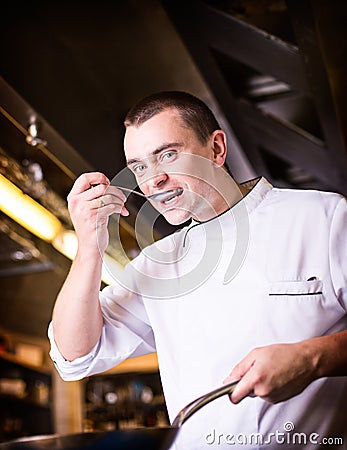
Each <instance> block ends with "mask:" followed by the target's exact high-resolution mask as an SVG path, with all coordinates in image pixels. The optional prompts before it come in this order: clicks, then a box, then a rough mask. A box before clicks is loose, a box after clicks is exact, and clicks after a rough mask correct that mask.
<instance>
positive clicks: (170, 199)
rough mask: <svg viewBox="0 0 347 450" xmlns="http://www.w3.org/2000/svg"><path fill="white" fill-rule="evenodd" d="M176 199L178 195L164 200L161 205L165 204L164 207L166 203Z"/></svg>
mask: <svg viewBox="0 0 347 450" xmlns="http://www.w3.org/2000/svg"><path fill="white" fill-rule="evenodd" d="M177 197H178V195H174V196H173V197H170V198H168V199H167V200H164V201H163V203H165V205H166V204H167V203H170V202H172V201H173V200H175V198H177Z"/></svg>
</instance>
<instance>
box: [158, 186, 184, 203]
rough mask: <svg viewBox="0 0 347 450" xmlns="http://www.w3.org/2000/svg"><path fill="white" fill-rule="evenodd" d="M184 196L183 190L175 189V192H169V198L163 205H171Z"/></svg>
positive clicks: (164, 200)
mask: <svg viewBox="0 0 347 450" xmlns="http://www.w3.org/2000/svg"><path fill="white" fill-rule="evenodd" d="M182 194H183V189H181V188H178V189H175V190H174V192H172V191H169V192H168V193H167V197H166V198H164V199H163V200H162V201H161V203H163V204H164V205H170V204H171V203H174V201H175V200H176V199H177V198H178V197H179V196H180V195H182Z"/></svg>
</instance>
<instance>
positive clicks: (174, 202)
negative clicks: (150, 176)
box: [159, 186, 184, 209]
mask: <svg viewBox="0 0 347 450" xmlns="http://www.w3.org/2000/svg"><path fill="white" fill-rule="evenodd" d="M174 189H182V188H181V187H178V186H176V187H172V188H170V189H166V190H165V191H162V192H163V193H164V192H169V191H172V190H174ZM183 194H184V189H182V192H181V193H180V194H179V195H177V196H176V198H175V199H174V200H171V201H170V202H169V203H165V202H159V204H160V205H161V206H162V207H163V208H165V209H169V208H171V207H172V206H175V205H176V204H177V203H178V202H179V201H180V199H181V197H182V195H183Z"/></svg>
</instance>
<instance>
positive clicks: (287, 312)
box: [262, 279, 337, 342]
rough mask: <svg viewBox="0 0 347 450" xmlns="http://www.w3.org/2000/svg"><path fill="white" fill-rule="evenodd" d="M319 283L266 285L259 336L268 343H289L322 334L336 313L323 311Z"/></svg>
mask: <svg viewBox="0 0 347 450" xmlns="http://www.w3.org/2000/svg"><path fill="white" fill-rule="evenodd" d="M325 303H326V299H325V297H324V295H323V282H322V281H321V280H316V279H315V280H311V281H278V282H273V283H270V285H269V286H268V295H267V298H266V299H264V303H263V305H264V309H265V311H266V312H267V317H266V319H265V323H264V324H263V325H262V332H263V334H264V335H265V336H267V339H268V342H276V341H278V342H293V341H299V340H303V339H308V338H310V337H314V336H318V335H321V334H324V333H325V332H326V331H327V330H328V329H329V328H330V327H331V326H332V325H333V324H334V322H335V321H336V319H337V311H334V310H330V311H329V309H330V308H329V307H328V311H327V310H326V304H325Z"/></svg>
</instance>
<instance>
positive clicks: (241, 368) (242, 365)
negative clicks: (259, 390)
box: [223, 356, 255, 403]
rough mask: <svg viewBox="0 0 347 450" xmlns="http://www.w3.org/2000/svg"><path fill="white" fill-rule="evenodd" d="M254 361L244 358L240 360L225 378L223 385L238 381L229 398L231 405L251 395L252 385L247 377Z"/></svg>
mask: <svg viewBox="0 0 347 450" xmlns="http://www.w3.org/2000/svg"><path fill="white" fill-rule="evenodd" d="M254 362H255V361H254V359H250V358H249V357H248V356H246V357H245V358H244V359H243V360H241V361H240V362H239V363H238V364H236V366H235V367H234V368H233V370H232V371H231V372H230V374H229V375H228V376H227V377H226V378H225V380H224V381H223V383H225V384H226V383H230V382H231V381H233V380H240V381H239V382H238V383H237V385H236V387H235V389H234V390H233V392H232V393H231V394H230V396H229V398H230V400H231V401H232V402H233V403H239V402H240V401H241V400H243V399H244V398H245V397H247V396H248V395H250V394H252V393H253V385H252V384H251V379H250V376H249V370H250V369H251V368H252V367H253V364H254Z"/></svg>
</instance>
